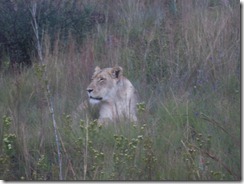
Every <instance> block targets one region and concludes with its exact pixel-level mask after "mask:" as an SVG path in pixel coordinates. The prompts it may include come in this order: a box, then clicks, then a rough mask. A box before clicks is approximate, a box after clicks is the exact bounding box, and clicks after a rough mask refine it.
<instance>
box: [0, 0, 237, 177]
mask: <svg viewBox="0 0 244 184" xmlns="http://www.w3.org/2000/svg"><path fill="white" fill-rule="evenodd" d="M84 2H85V3H87V4H89V3H91V7H93V1H90V2H89V3H88V2H86V1H84ZM176 2H177V3H176ZM187 2H188V3H189V4H188V5H187V3H185V2H184V3H183V1H163V0H162V1H157V0H154V1H146V0H141V1H118V3H117V1H116V2H113V1H107V0H104V1H101V5H99V6H94V7H96V9H97V11H101V12H103V13H104V15H105V18H106V21H105V22H104V23H101V24H99V23H97V24H96V26H95V28H94V29H93V30H92V31H91V32H90V33H89V34H87V35H86V39H84V41H83V42H82V44H81V45H78V44H77V42H76V40H75V39H74V36H73V35H72V34H71V33H70V35H69V36H68V38H67V40H66V42H65V43H63V42H62V39H61V38H60V35H59V34H58V33H57V36H56V40H54V41H53V40H52V41H53V44H52V49H51V46H50V37H49V35H48V34H47V35H45V36H44V37H45V38H44V39H43V42H42V47H43V54H44V61H45V63H44V64H43V65H41V64H40V63H38V62H37V61H36V60H35V58H32V59H33V61H35V64H34V65H33V66H32V67H30V68H24V69H23V70H21V71H15V70H14V71H12V72H11V73H10V72H7V71H6V70H4V69H2V70H1V73H0V85H1V90H0V117H1V121H0V122H1V124H0V127H1V128H0V178H1V179H4V180H58V179H59V175H60V174H62V178H63V179H64V180H225V181H226V180H228V181H229V180H240V179H241V149H240V138H241V127H240V125H241V124H240V122H241V118H240V113H241V112H240V92H241V88H240V17H239V16H240V15H239V13H240V11H239V8H240V7H239V2H235V1H231V2H230V1H217V0H215V1H210V0H204V1H187ZM223 2H226V3H223ZM174 3H176V4H174ZM193 7H194V8H193ZM116 64H118V65H120V66H122V67H123V69H124V75H125V76H126V77H127V78H128V79H129V80H130V81H131V82H132V83H133V85H134V86H135V88H136V89H137V90H138V93H139V97H140V102H139V103H138V105H137V109H138V122H137V123H135V122H134V123H133V122H113V123H111V124H109V125H107V126H104V125H99V124H98V123H97V121H96V117H94V114H96V113H89V111H84V112H82V113H81V114H80V116H79V117H78V119H77V118H76V119H74V118H73V117H72V114H73V112H75V111H76V108H77V106H78V105H79V104H81V103H82V102H84V101H85V100H86V99H87V95H86V87H87V85H88V84H89V82H90V77H91V75H92V72H93V70H94V67H95V66H96V65H99V66H100V67H108V66H113V65H116ZM44 70H46V75H47V79H48V83H49V86H50V94H49V97H51V99H52V101H53V106H54V113H55V117H56V122H57V131H58V137H59V140H60V150H61V158H62V159H61V162H62V173H60V168H59V162H60V160H58V153H57V149H56V143H55V135H54V133H53V132H54V131H53V125H52V123H51V122H52V121H51V115H50V113H49V106H48V100H47V97H46V92H45V85H46V82H47V81H45V80H44V79H43V78H42V75H43V72H44Z"/></svg>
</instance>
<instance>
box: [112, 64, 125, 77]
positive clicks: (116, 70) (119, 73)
mask: <svg viewBox="0 0 244 184" xmlns="http://www.w3.org/2000/svg"><path fill="white" fill-rule="evenodd" d="M122 75H123V68H122V67H120V66H115V67H113V68H112V76H113V78H118V79H120V78H121V77H122Z"/></svg>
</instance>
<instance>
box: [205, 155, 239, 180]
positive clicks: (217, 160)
mask: <svg viewBox="0 0 244 184" xmlns="http://www.w3.org/2000/svg"><path fill="white" fill-rule="evenodd" d="M204 153H205V155H207V156H208V157H209V158H211V159H213V160H215V161H216V162H218V163H220V164H221V165H222V166H223V167H224V168H225V170H226V171H227V172H228V173H229V174H230V175H232V176H235V177H237V178H239V179H240V177H239V176H238V175H237V174H235V173H233V172H232V171H231V170H230V168H229V167H228V166H227V165H225V163H223V162H221V160H220V159H219V158H218V157H216V156H215V155H213V154H210V153H209V152H207V151H204Z"/></svg>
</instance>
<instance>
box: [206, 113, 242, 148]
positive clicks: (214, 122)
mask: <svg viewBox="0 0 244 184" xmlns="http://www.w3.org/2000/svg"><path fill="white" fill-rule="evenodd" d="M201 115H202V119H203V120H206V121H208V122H210V123H212V124H214V125H216V126H217V127H218V128H220V129H221V130H222V131H223V132H225V133H226V134H227V135H229V136H230V138H231V139H232V140H233V142H234V144H235V145H236V146H238V147H239V146H240V144H239V143H237V142H236V141H235V138H234V137H233V136H232V135H231V134H230V133H229V132H228V131H227V130H225V129H224V128H223V127H222V126H221V125H220V123H219V122H217V121H216V120H215V119H213V118H210V117H208V116H207V115H206V114H203V113H201Z"/></svg>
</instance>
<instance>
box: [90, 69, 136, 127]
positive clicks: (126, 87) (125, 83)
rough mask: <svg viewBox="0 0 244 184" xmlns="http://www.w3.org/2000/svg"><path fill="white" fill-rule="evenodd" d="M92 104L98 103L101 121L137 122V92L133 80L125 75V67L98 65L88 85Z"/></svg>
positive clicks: (99, 119)
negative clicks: (123, 120)
mask: <svg viewBox="0 0 244 184" xmlns="http://www.w3.org/2000/svg"><path fill="white" fill-rule="evenodd" d="M86 90H87V94H88V97H89V102H90V104H91V105H92V106H93V105H98V106H99V108H100V110H99V118H98V122H99V123H107V122H111V121H117V120H122V119H124V118H126V119H128V120H130V121H133V122H137V116H136V103H137V93H136V90H135V88H134V86H133V85H132V84H131V82H130V81H129V80H128V79H127V78H126V77H124V76H123V68H122V67H120V66H115V67H113V68H104V69H101V68H100V67H98V66H97V67H96V68H95V71H94V74H93V76H92V79H91V83H90V84H89V85H88V87H87V89H86Z"/></svg>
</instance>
